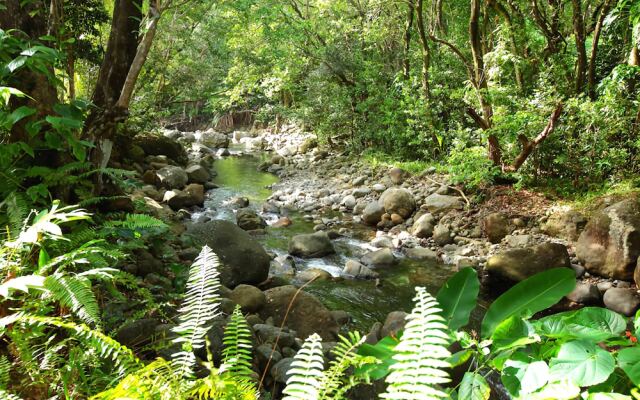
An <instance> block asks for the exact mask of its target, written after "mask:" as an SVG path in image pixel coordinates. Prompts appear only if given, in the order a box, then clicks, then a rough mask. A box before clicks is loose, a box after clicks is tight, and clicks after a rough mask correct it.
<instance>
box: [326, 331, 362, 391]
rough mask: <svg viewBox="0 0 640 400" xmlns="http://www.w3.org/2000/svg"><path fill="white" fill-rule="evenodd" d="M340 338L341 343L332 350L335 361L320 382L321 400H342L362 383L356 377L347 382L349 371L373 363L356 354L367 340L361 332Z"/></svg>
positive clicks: (350, 333) (330, 364)
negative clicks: (350, 390) (351, 368)
mask: <svg viewBox="0 0 640 400" xmlns="http://www.w3.org/2000/svg"><path fill="white" fill-rule="evenodd" d="M339 338H340V341H339V342H338V344H337V345H336V346H335V347H334V348H333V350H332V353H333V355H334V359H333V361H331V362H330V363H329V368H328V369H327V370H326V371H325V372H324V374H323V377H322V380H321V381H320V397H319V400H322V399H327V400H331V399H339V398H342V397H343V395H344V394H345V393H346V392H347V391H349V389H351V388H352V387H354V386H356V385H357V384H358V383H360V382H361V381H360V380H359V379H356V378H355V377H351V378H352V379H349V380H348V381H345V379H344V378H345V377H346V372H347V370H348V369H349V368H350V367H360V366H362V365H364V364H368V363H370V362H372V360H371V359H370V358H369V357H364V356H361V355H359V354H357V353H356V352H357V350H358V347H360V345H361V344H362V343H364V340H365V339H366V338H365V337H363V336H362V335H360V333H359V332H349V334H348V337H345V336H342V335H340V336H339Z"/></svg>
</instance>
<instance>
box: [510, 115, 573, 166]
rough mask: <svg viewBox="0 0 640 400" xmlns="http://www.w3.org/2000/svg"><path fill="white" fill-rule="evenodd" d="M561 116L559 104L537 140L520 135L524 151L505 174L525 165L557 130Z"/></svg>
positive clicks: (519, 138)
mask: <svg viewBox="0 0 640 400" xmlns="http://www.w3.org/2000/svg"><path fill="white" fill-rule="evenodd" d="M561 114H562V103H558V105H557V106H556V108H555V110H553V113H552V114H551V117H550V118H549V122H548V123H547V126H545V128H544V129H543V130H542V132H540V134H538V136H536V138H535V139H533V140H529V139H527V137H526V136H524V135H520V136H519V137H518V140H519V141H520V143H522V150H521V151H520V154H518V156H517V157H516V159H515V160H514V161H513V164H511V165H510V166H509V167H506V168H505V169H504V170H505V172H515V171H517V170H519V169H520V167H521V166H522V164H524V162H525V161H526V160H527V158H528V157H529V156H530V155H531V153H532V152H533V150H534V149H535V148H536V147H537V146H538V145H539V144H540V143H542V142H543V141H544V140H545V139H546V138H547V137H549V135H551V134H552V133H553V131H554V130H555V129H556V125H557V122H558V119H559V118H560V115H561Z"/></svg>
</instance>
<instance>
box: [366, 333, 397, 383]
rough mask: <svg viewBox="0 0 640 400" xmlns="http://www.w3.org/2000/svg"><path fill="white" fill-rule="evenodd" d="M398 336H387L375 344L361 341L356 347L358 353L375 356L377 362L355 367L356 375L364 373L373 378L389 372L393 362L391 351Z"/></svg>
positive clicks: (395, 344)
mask: <svg viewBox="0 0 640 400" xmlns="http://www.w3.org/2000/svg"><path fill="white" fill-rule="evenodd" d="M398 343H400V342H399V340H398V338H395V337H391V336H387V337H385V338H383V339H382V340H380V341H379V342H378V343H376V344H375V345H370V344H368V343H363V344H362V345H361V346H360V347H359V348H358V354H359V355H361V356H368V357H375V358H377V359H378V361H379V363H377V364H367V365H364V366H362V367H359V368H357V369H356V371H355V374H356V375H366V376H369V377H371V379H373V380H378V379H382V378H384V377H385V376H387V375H388V374H389V368H390V367H391V366H392V365H393V364H395V360H394V359H393V355H394V354H395V352H394V351H393V350H394V349H395V347H396V346H397V345H398Z"/></svg>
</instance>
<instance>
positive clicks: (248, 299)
mask: <svg viewBox="0 0 640 400" xmlns="http://www.w3.org/2000/svg"><path fill="white" fill-rule="evenodd" d="M229 298H230V299H231V300H233V302H234V303H236V304H238V305H239V306H240V308H241V309H242V311H243V312H246V313H253V312H257V311H259V310H260V309H261V308H262V307H264V305H265V303H266V297H265V295H264V293H262V291H261V290H260V289H258V288H257V287H255V286H251V285H238V286H236V287H235V289H233V290H232V291H231V293H229Z"/></svg>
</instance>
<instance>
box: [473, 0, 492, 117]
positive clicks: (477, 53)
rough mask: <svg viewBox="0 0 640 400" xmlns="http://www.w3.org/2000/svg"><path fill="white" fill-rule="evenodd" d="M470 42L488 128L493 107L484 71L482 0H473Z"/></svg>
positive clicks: (475, 83)
mask: <svg viewBox="0 0 640 400" xmlns="http://www.w3.org/2000/svg"><path fill="white" fill-rule="evenodd" d="M469 42H470V44H471V55H472V58H473V78H474V79H473V81H474V86H475V87H476V93H477V96H478V101H479V102H480V106H481V107H482V114H483V115H482V118H483V119H484V122H485V125H486V126H487V129H488V128H490V127H491V125H492V121H491V120H492V117H493V108H492V107H491V103H490V102H489V101H487V98H486V94H487V93H486V92H487V89H488V85H487V77H486V75H485V71H484V59H483V57H484V53H483V51H482V34H481V32H480V0H471V15H470V17H469Z"/></svg>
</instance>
